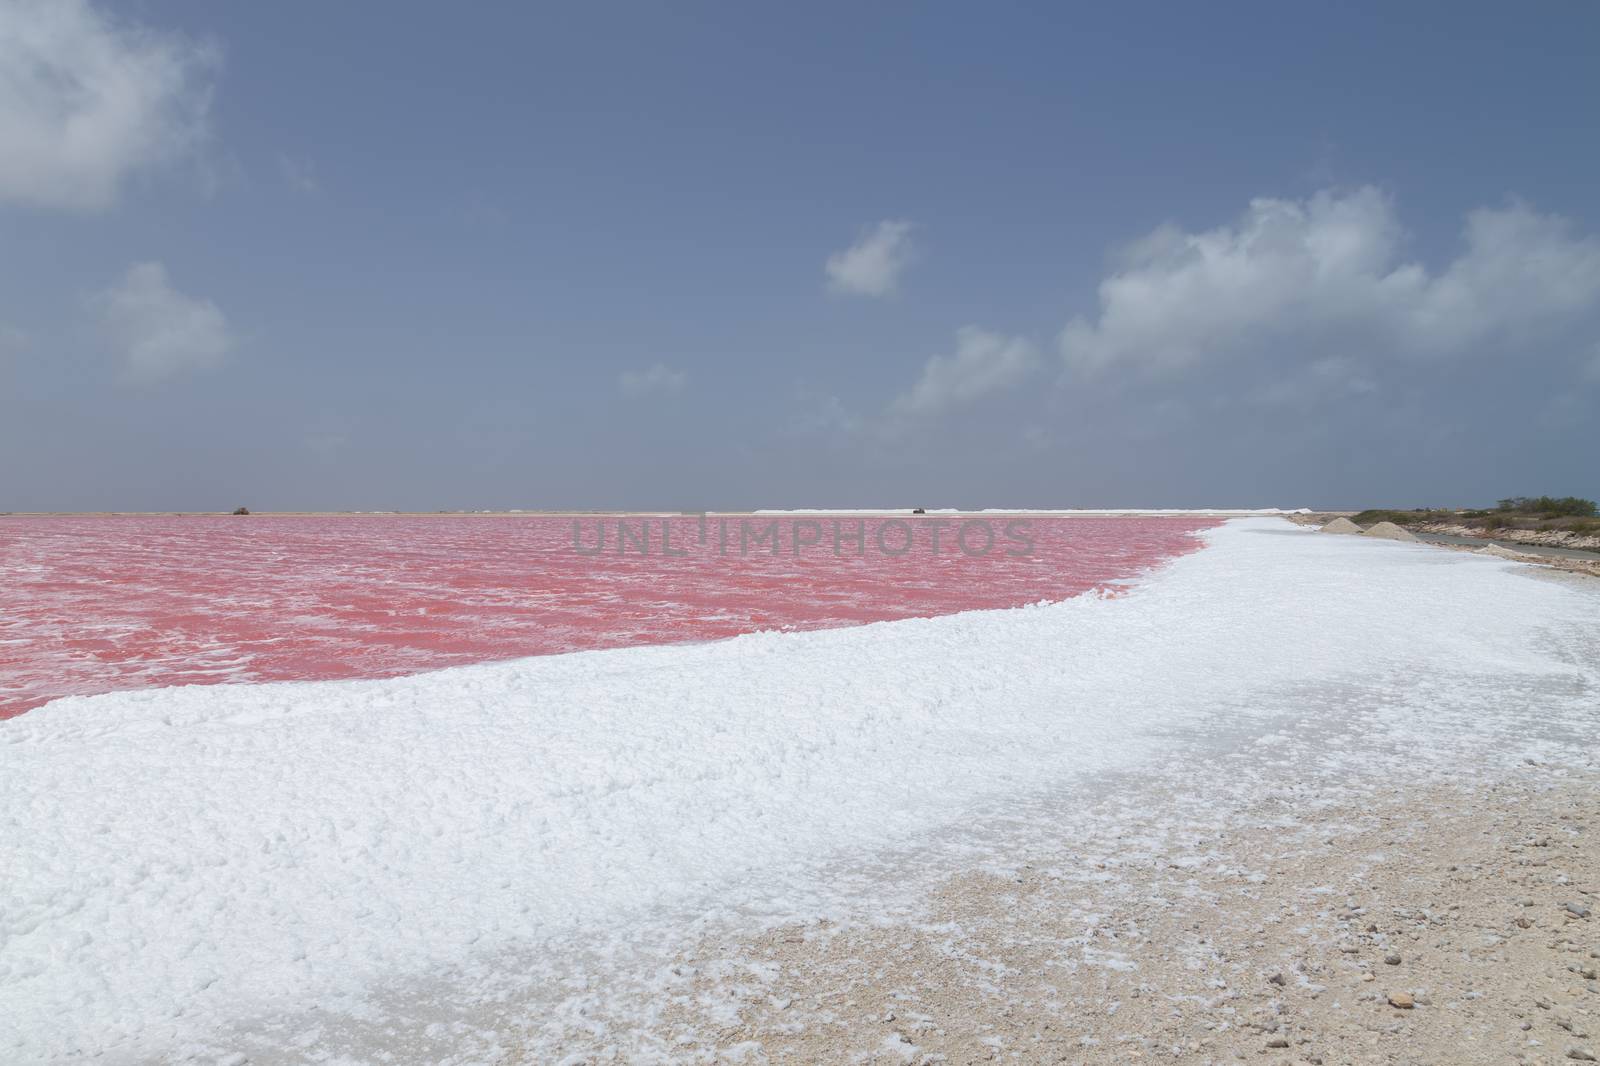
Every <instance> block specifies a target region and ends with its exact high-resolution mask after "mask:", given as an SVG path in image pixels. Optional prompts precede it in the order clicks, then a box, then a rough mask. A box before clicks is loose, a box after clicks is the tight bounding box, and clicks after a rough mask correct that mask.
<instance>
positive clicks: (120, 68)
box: [0, 0, 217, 210]
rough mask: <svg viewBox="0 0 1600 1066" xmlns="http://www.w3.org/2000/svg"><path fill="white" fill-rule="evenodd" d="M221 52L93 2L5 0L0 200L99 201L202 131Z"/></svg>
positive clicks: (100, 204)
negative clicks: (101, 9)
mask: <svg viewBox="0 0 1600 1066" xmlns="http://www.w3.org/2000/svg"><path fill="white" fill-rule="evenodd" d="M216 65H217V53H216V51H215V49H213V48H212V47H210V46H208V45H204V44H199V43H196V42H193V41H190V40H189V39H187V38H185V37H183V36H181V35H178V34H174V33H165V32H160V31H156V30H151V29H148V28H146V27H142V26H139V25H136V24H134V23H132V22H129V21H127V20H124V19H121V18H117V17H113V16H111V15H109V14H107V13H105V12H102V11H100V10H98V9H97V8H95V7H94V6H92V5H90V4H89V3H87V2H85V0H0V201H5V200H10V201H15V202H18V203H26V204H33V205H37V206H43V207H55V208H70V209H79V210H92V209H97V208H104V207H107V206H109V205H110V204H111V203H112V202H114V201H115V200H116V197H117V191H118V188H119V187H120V186H121V184H122V182H123V179H124V178H125V177H126V176H127V175H128V174H130V173H132V172H134V171H137V170H141V169H143V168H146V167H150V166H154V165H157V164H161V163H164V162H170V161H172V160H174V159H176V158H179V157H181V156H183V155H185V154H186V153H188V152H190V151H192V150H193V149H194V147H195V145H196V144H197V143H198V142H199V141H200V140H201V138H202V137H203V136H204V134H205V125H206V112H207V108H208V106H209V103H210V75H211V72H212V71H213V69H214V68H215V67H216Z"/></svg>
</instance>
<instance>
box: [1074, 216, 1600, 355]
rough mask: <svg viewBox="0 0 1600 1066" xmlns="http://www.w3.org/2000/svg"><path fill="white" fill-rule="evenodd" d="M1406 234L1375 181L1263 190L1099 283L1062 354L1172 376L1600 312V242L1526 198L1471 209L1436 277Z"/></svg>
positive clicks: (1444, 344) (1500, 333)
mask: <svg viewBox="0 0 1600 1066" xmlns="http://www.w3.org/2000/svg"><path fill="white" fill-rule="evenodd" d="M1404 237H1405V234H1404V231H1403V229H1402V228H1401V226H1400V223H1399V219H1398V218H1397V216H1396V214H1395V210H1394V204H1393V202H1392V201H1391V200H1390V199H1389V198H1388V197H1387V196H1385V195H1384V194H1383V193H1381V192H1379V191H1378V190H1376V189H1373V188H1363V189H1359V190H1357V191H1355V192H1352V193H1349V194H1338V193H1334V192H1321V193H1318V194H1316V195H1315V196H1313V197H1311V198H1310V199H1309V200H1304V201H1292V200H1272V199H1260V200H1254V201H1252V202H1251V204H1250V206H1249V208H1248V209H1247V210H1246V211H1245V213H1244V215H1243V216H1242V217H1241V218H1239V219H1238V220H1237V221H1236V222H1235V223H1234V224H1233V225H1230V226H1223V227H1220V228H1218V229H1213V230H1208V231H1206V232H1203V233H1185V232H1183V231H1181V230H1178V229H1176V228H1174V227H1163V228H1161V229H1158V230H1156V231H1155V232H1153V233H1151V234H1149V235H1148V236H1146V237H1144V238H1143V239H1141V240H1139V241H1137V242H1135V243H1134V244H1133V245H1132V246H1130V247H1129V248H1128V249H1127V250H1126V253H1125V255H1124V261H1123V264H1122V267H1121V269H1120V270H1118V271H1117V272H1116V273H1114V274H1112V275H1111V276H1110V277H1107V278H1106V279H1105V280H1104V281H1103V282H1102V283H1101V285H1100V290H1099V295H1100V310H1099V316H1098V318H1097V319H1095V320H1093V321H1090V320H1088V319H1084V318H1077V319H1074V320H1073V321H1072V322H1070V323H1068V325H1067V327H1066V328H1065V329H1064V330H1063V331H1062V333H1061V337H1060V347H1061V354H1062V357H1063V358H1064V359H1065V360H1066V362H1067V364H1068V366H1069V367H1071V368H1073V369H1074V370H1076V371H1080V372H1087V371H1093V370H1097V369H1101V368H1105V367H1110V366H1117V365H1123V366H1134V367H1139V368H1142V369H1144V370H1147V371H1151V372H1168V371H1175V370H1179V369H1181V368H1183V367H1185V366H1188V365H1191V364H1197V363H1202V362H1209V361H1215V360H1221V359H1226V358H1229V357H1232V356H1237V355H1243V354H1246V353H1249V352H1251V351H1259V350H1261V349H1263V348H1268V347H1273V348H1278V349H1281V350H1284V351H1286V352H1291V353H1295V354H1297V355H1301V356H1305V357H1308V358H1316V357H1319V356H1324V355H1327V354H1328V352H1327V351H1320V350H1317V349H1318V347H1319V346H1324V345H1325V346H1327V348H1329V349H1333V350H1336V349H1337V347H1339V346H1343V347H1348V346H1349V345H1351V344H1353V343H1354V344H1362V345H1365V346H1368V347H1370V348H1375V349H1377V350H1379V351H1381V352H1385V353H1387V352H1390V351H1394V352H1400V353H1403V354H1408V355H1416V356H1450V355H1457V354H1463V353H1466V352H1468V351H1471V350H1473V349H1475V348H1478V347H1482V346H1484V345H1485V344H1486V343H1487V342H1489V341H1492V340H1496V339H1509V338H1514V337H1516V336H1517V335H1519V334H1520V333H1522V332H1524V331H1527V330H1531V329H1538V328H1542V327H1547V326H1554V325H1559V324H1562V323H1566V322H1570V321H1571V320H1572V319H1573V318H1574V317H1576V316H1581V315H1584V314H1588V313H1591V312H1593V311H1595V310H1596V309H1597V308H1600V242H1597V241H1596V240H1594V239H1593V238H1590V237H1579V236H1575V235H1574V234H1573V233H1572V227H1571V225H1570V224H1569V223H1568V222H1567V221H1566V220H1565V219H1562V218H1560V217H1558V216H1554V215H1541V214H1538V213H1537V212H1535V211H1533V210H1532V209H1531V208H1529V207H1528V206H1526V205H1525V204H1522V203H1516V202H1514V203H1512V204H1510V205H1509V206H1506V207H1503V208H1483V209H1480V210H1477V211H1473V212H1472V213H1471V214H1470V215H1468V216H1467V221H1466V227H1465V231H1464V235H1463V245H1464V247H1463V249H1462V251H1461V252H1460V254H1459V255H1458V256H1457V257H1456V258H1455V259H1454V260H1453V261H1452V262H1451V263H1449V264H1448V266H1446V268H1445V269H1444V270H1443V271H1441V272H1439V273H1437V274H1430V273H1429V271H1428V270H1427V269H1426V268H1425V267H1423V266H1421V265H1419V264H1416V263H1407V262H1402V261H1401V260H1400V251H1401V247H1402V244H1403V242H1404Z"/></svg>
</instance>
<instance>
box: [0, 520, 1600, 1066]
mask: <svg viewBox="0 0 1600 1066" xmlns="http://www.w3.org/2000/svg"><path fill="white" fill-rule="evenodd" d="M1202 535H1203V536H1204V537H1205V538H1206V540H1207V547H1206V548H1205V550H1203V551H1200V552H1197V553H1194V554H1191V555H1187V556H1183V557H1180V558H1177V559H1175V560H1173V561H1172V562H1170V563H1168V564H1167V565H1166V566H1165V567H1164V568H1162V569H1160V570H1159V571H1158V572H1156V573H1154V574H1151V575H1149V576H1147V577H1145V578H1143V579H1140V580H1139V581H1138V582H1137V583H1136V584H1135V585H1134V586H1133V587H1131V588H1130V589H1129V590H1128V591H1127V592H1126V593H1123V594H1119V595H1116V596H1105V595H1087V596H1080V597H1078V598H1075V599H1071V600H1067V601H1065V602H1060V603H1053V604H1047V605H1039V606H1033V607H1027V608H1021V609H1012V610H999V611H979V612H969V613H965V614H959V615H953V616H948V617H942V618H932V619H908V620H902V621H894V622H884V623H876V624H872V625H868V626H862V627H857V628H853V629H837V630H824V631H817V632H806V633H774V634H753V635H746V636H740V637H735V638H733V639H730V640H726V641H721V642H716V643H708V644H700V645H690V646H677V647H647V648H630V649H621V650H615V651H601V652H583V653H575V654H569V655H557V656H547V657H543V658H535V659H525V660H518V661H515V662H507V663H498V664H492V665H483V666H474V667H463V668H457V669H451V670H445V671H439V672H435V673H430V674H422V675H417V676H412V677H403V678H395V679H390V680H384V681H351V682H313V683H284V684H272V685H250V686H217V687H196V688H186V689H159V690H149V691H143V692H128V693H114V694H109V695H103V696H95V697H74V698H70V699H64V700H59V701H56V702H54V703H52V704H49V705H47V706H45V707H43V708H40V709H37V710H35V711H33V712H30V713H29V714H27V715H24V716H23V717H21V718H18V719H15V720H13V721H10V722H7V723H5V724H4V726H3V727H0V812H3V814H0V865H3V867H4V868H5V869H7V870H10V871H21V872H22V873H21V876H16V877H12V878H10V879H8V880H7V882H6V883H5V884H4V886H3V887H0V938H3V939H0V997H3V999H4V1002H6V1004H7V1010H6V1012H5V1016H4V1019H3V1021H0V1049H6V1048H9V1049H10V1055H11V1057H13V1058H16V1059H20V1060H24V1061H30V1060H44V1059H50V1058H70V1057H74V1056H82V1055H86V1054H100V1055H102V1056H103V1058H104V1060H105V1061H138V1060H141V1059H149V1058H168V1057H178V1056H181V1055H184V1054H190V1053H194V1054H203V1055H208V1056H212V1057H226V1056H227V1055H230V1054H246V1055H248V1056H250V1058H252V1059H253V1060H258V1061H272V1060H274V1059H283V1060H286V1061H293V1060H297V1059H302V1058H303V1059H306V1060H311V1059H313V1058H315V1057H316V1056H318V1055H322V1054H326V1053H333V1052H337V1053H339V1054H343V1055H346V1056H349V1057H352V1058H354V1059H357V1060H360V1059H363V1058H376V1057H378V1056H380V1055H381V1054H383V1053H385V1052H393V1051H394V1050H395V1049H396V1048H401V1049H410V1050H409V1051H406V1052H405V1053H404V1054H403V1055H402V1057H411V1058H427V1059H447V1058H451V1057H454V1058H455V1059H456V1060H457V1061H463V1062H465V1061H480V1060H482V1059H484V1058H492V1057H495V1056H496V1055H498V1054H500V1053H510V1052H511V1051H512V1050H513V1049H515V1048H518V1047H528V1046H542V1045H540V1044H539V1041H545V1042H546V1043H547V1044H548V1047H549V1048H551V1049H555V1050H559V1049H560V1048H561V1047H562V1046H563V1045H564V1044H565V1043H568V1042H571V1041H573V1040H575V1039H576V1038H575V1037H574V1036H573V1032H574V1030H573V1028H572V1026H573V1025H574V1024H576V1019H579V1018H582V1017H589V1018H591V1019H596V1020H595V1021H593V1024H594V1025H597V1026H601V1027H602V1029H604V1028H605V1025H604V1024H603V1023H602V1022H601V1021H599V1020H598V1019H600V1018H603V1017H604V1016H606V1011H599V1010H597V1009H595V1007H596V1005H597V1003H599V1002H601V1001H608V1000H614V1002H612V1004H611V1006H610V1007H609V1008H608V1010H609V1011H610V1017H611V1018H613V1019H614V1022H613V1023H609V1024H614V1025H615V1026H618V1027H619V1028H617V1029H616V1030H615V1032H612V1033H611V1036H610V1037H606V1035H605V1033H604V1032H602V1033H601V1034H600V1038H601V1039H602V1042H604V1039H610V1040H611V1042H612V1044H611V1046H615V1047H620V1048H622V1050H623V1052H624V1053H625V1052H626V1051H627V1047H628V1045H627V1043H626V1041H627V1039H628V1034H629V1033H630V1032H644V1031H646V1029H647V1028H648V1027H647V1026H644V1025H643V1024H642V1022H641V1020H648V1019H649V1018H650V1017H652V1016H657V1017H658V1016H659V1015H660V1013H661V1012H662V1011H663V1010H664V1009H665V1008H664V1004H665V1003H666V1002H667V997H666V994H665V992H664V989H665V988H666V986H667V985H668V984H670V977H669V976H668V975H666V974H664V973H662V972H659V971H656V970H653V969H652V960H656V959H661V960H666V963H667V964H668V965H670V960H671V958H672V957H673V952H674V951H675V950H678V949H679V948H680V947H681V946H682V943H683V941H684V938H686V937H687V938H691V939H692V938H695V937H701V936H704V935H706V934H707V933H708V932H712V931H714V932H716V933H717V934H718V935H731V936H739V935H750V934H753V933H757V932H759V931H760V930H762V929H767V928H772V927H774V926H776V925H781V924H782V923H785V922H791V923H792V922H795V921H805V920H807V919H808V918H810V919H814V918H815V917H816V916H818V915H829V914H837V915H853V916H855V919H856V920H861V919H862V918H863V916H864V917H865V919H866V920H871V919H872V916H873V915H879V916H880V917H881V918H882V919H883V920H888V918H889V917H891V916H893V915H895V914H899V913H904V912H905V910H906V909H907V908H915V907H916V906H917V905H918V903H917V899H918V893H919V892H920V891H921V890H922V888H924V887H926V885H928V884H932V883H935V882H936V881H937V880H939V879H941V878H948V877H949V876H950V875H951V874H952V873H956V872H959V871H960V870H962V869H964V868H969V867H972V866H974V865H976V864H981V863H992V862H995V861H999V859H1000V858H1003V856H1004V854H1005V849H1006V847H1007V846H1008V845H1007V841H1008V840H1011V841H1016V840H1026V839H1038V837H1039V834H1041V833H1057V834H1059V833H1060V832H1061V831H1063V827H1070V824H1071V823H1070V819H1069V820H1066V821H1063V820H1062V816H1061V811H1062V810H1063V808H1064V807H1066V808H1070V806H1071V804H1072V803H1073V798H1074V797H1075V796H1076V797H1079V798H1080V799H1081V800H1082V802H1083V803H1084V804H1087V803H1089V802H1090V801H1091V800H1100V799H1104V798H1105V797H1106V796H1107V795H1112V796H1115V795H1118V794H1125V795H1127V796H1128V797H1129V798H1130V802H1131V803H1132V805H1133V807H1135V808H1137V809H1138V810H1140V811H1142V812H1144V813H1146V814H1147V813H1148V812H1149V811H1150V810H1151V809H1158V808H1159V805H1160V804H1163V803H1169V802H1173V797H1172V796H1171V794H1170V793H1160V792H1157V793H1152V792H1151V791H1150V790H1149V782H1150V781H1152V780H1155V779H1157V778H1158V777H1159V779H1160V780H1162V781H1171V780H1172V778H1171V777H1170V775H1169V774H1166V773H1165V771H1164V772H1163V773H1162V774H1161V775H1157V774H1156V773H1155V771H1156V768H1158V767H1166V768H1170V767H1171V766H1172V765H1173V760H1178V761H1179V764H1180V765H1181V764H1182V763H1183V762H1185V761H1187V762H1188V763H1190V764H1192V765H1193V766H1194V767H1195V770H1196V773H1197V774H1198V773H1200V772H1201V771H1202V770H1204V769H1205V768H1206V767H1208V766H1210V765H1212V764H1213V763H1215V762H1216V761H1217V760H1220V759H1222V758H1224V757H1225V756H1238V755H1247V756H1249V758H1246V759H1245V761H1244V762H1242V763H1237V764H1235V765H1233V766H1232V768H1231V769H1232V772H1235V773H1237V774H1238V775H1239V779H1240V780H1241V781H1243V782H1246V783H1251V784H1252V786H1253V785H1255V784H1259V785H1260V786H1261V787H1269V786H1270V784H1271V779H1270V778H1268V777H1264V776H1257V777H1252V776H1251V775H1252V774H1253V773H1256V772H1257V771H1258V770H1261V769H1263V768H1267V767H1270V766H1271V762H1272V759H1273V758H1274V755H1273V753H1274V752H1275V751H1277V750H1278V749H1280V748H1284V747H1289V748H1295V749H1297V750H1301V749H1303V757H1302V758H1301V759H1300V761H1299V762H1297V763H1296V772H1298V773H1310V774H1315V773H1319V772H1333V771H1335V770H1337V769H1338V768H1339V766H1341V765H1349V764H1350V763H1351V762H1352V761H1354V762H1364V763H1366V764H1368V765H1381V766H1384V767H1390V768H1397V769H1400V770H1404V769H1405V768H1407V767H1427V768H1433V769H1439V768H1441V767H1443V768H1450V769H1452V770H1454V771H1455V772H1459V773H1465V774H1475V773H1480V772H1487V771H1489V770H1491V769H1492V768H1493V767H1495V766H1497V765H1500V764H1502V763H1508V762H1509V763H1516V762H1520V760H1521V759H1522V758H1525V757H1531V755H1542V756H1545V757H1549V756H1551V755H1552V754H1560V753H1561V752H1564V751H1573V750H1582V747H1583V745H1585V744H1587V743H1589V742H1590V741H1589V739H1588V738H1590V737H1591V736H1592V728H1593V725H1594V722H1595V717H1596V705H1597V698H1596V693H1597V692H1600V646H1597V642H1600V597H1597V596H1596V595H1595V594H1594V592H1593V590H1592V589H1589V588H1586V587H1583V586H1581V585H1576V584H1570V583H1568V584H1563V583H1557V582H1551V581H1539V580H1530V579H1529V578H1528V576H1527V575H1526V568H1524V567H1519V566H1517V565H1516V564H1512V563H1507V562H1505V561H1502V560H1496V559H1491V558H1483V557H1476V556H1470V555H1463V554H1457V553H1448V552H1443V551H1439V550H1436V549H1432V548H1428V547H1426V546H1421V545H1407V544H1394V543H1386V542H1371V541H1363V540H1357V539H1355V538H1340V537H1327V536H1322V535H1320V534H1316V533H1313V532H1309V531H1305V530H1301V529H1297V528H1294V527H1291V526H1290V525H1289V524H1288V523H1286V522H1283V521H1281V520H1278V519H1269V518H1253V519H1239V520H1233V521H1230V522H1228V523H1227V524H1226V525H1224V526H1222V527H1220V528H1217V529H1214V530H1211V531H1209V532H1207V533H1204V534H1202ZM1313 735H1321V736H1326V737H1329V738H1335V739H1336V740H1337V743H1334V742H1333V741H1331V740H1330V742H1329V746H1328V747H1327V748H1326V751H1327V752H1328V753H1329V757H1328V760H1327V764H1326V765H1319V751H1320V750H1321V749H1318V748H1317V747H1316V746H1315V745H1308V744H1307V743H1306V738H1307V737H1308V736H1313ZM1332 753H1337V755H1338V757H1337V758H1334V757H1333V754H1332ZM1530 753H1531V754H1530ZM1117 790H1123V791H1122V793H1119V792H1118V791H1117ZM1030 834H1031V836H1030ZM1149 846H1151V847H1154V846H1158V845H1156V844H1150V845H1149ZM1107 876H1115V874H1114V872H1108V873H1107ZM585 1004H587V1005H588V1006H587V1007H586V1006H585ZM607 1031H609V1030H607ZM590 1035H591V1036H592V1035H593V1034H590ZM529 1041H532V1043H531V1044H530V1043H528V1042H529ZM617 1041H622V1043H621V1044H618V1043H617ZM653 1053H655V1054H658V1055H668V1056H669V1057H670V1048H667V1049H662V1048H659V1047H657V1048H655V1049H654V1052H653Z"/></svg>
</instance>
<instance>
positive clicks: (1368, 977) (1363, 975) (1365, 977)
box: [1361, 973, 1377, 981]
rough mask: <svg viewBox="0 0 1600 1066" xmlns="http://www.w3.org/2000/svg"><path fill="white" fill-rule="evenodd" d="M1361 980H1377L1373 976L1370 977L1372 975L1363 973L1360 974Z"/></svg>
mask: <svg viewBox="0 0 1600 1066" xmlns="http://www.w3.org/2000/svg"><path fill="white" fill-rule="evenodd" d="M1361 979H1362V980H1363V981H1376V980H1377V978H1376V977H1374V976H1372V975H1371V974H1370V973H1364V974H1362V975H1361Z"/></svg>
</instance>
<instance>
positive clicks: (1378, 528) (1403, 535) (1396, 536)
mask: <svg viewBox="0 0 1600 1066" xmlns="http://www.w3.org/2000/svg"><path fill="white" fill-rule="evenodd" d="M1366 535H1367V536H1369V537H1382V538H1383V539H1384V540H1416V539H1417V538H1416V535H1415V534H1413V533H1409V532H1407V531H1406V530H1404V529H1401V528H1400V527H1399V526H1397V525H1395V524H1394V523H1393V522H1379V523H1378V524H1377V525H1375V526H1371V527H1369V528H1368V529H1367V532H1366Z"/></svg>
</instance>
